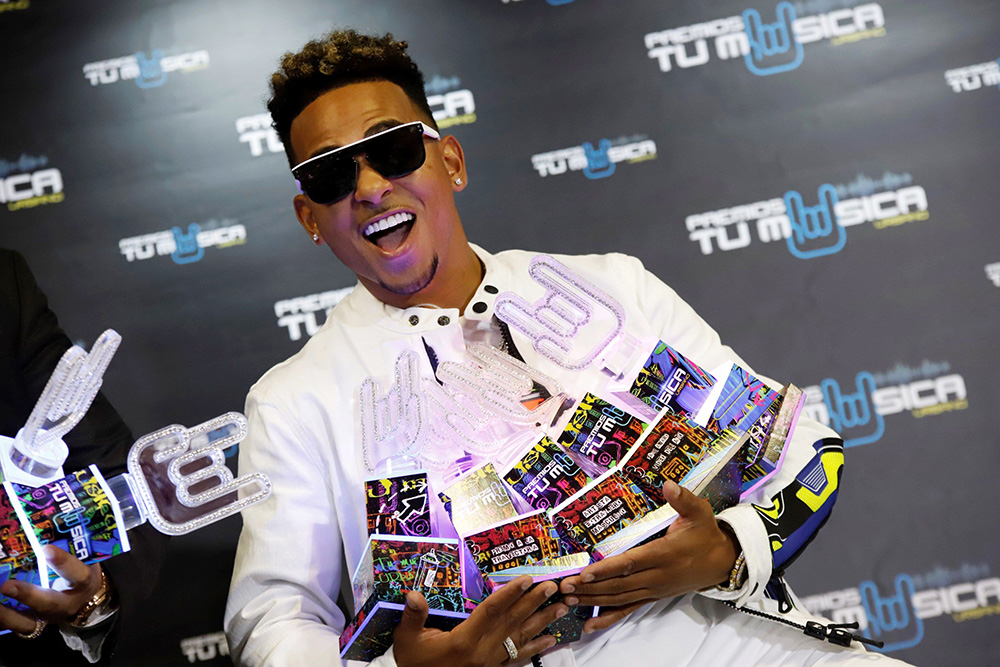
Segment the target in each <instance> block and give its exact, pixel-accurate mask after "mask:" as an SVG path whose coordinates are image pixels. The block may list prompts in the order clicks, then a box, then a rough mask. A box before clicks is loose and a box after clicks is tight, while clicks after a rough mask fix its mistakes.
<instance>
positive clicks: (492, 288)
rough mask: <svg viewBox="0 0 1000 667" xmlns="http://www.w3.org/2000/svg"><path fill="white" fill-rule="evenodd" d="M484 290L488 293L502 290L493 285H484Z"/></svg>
mask: <svg viewBox="0 0 1000 667" xmlns="http://www.w3.org/2000/svg"><path fill="white" fill-rule="evenodd" d="M483 291H484V292H486V293H487V294H496V293H497V292H499V291H500V290H498V289H497V288H496V287H494V286H493V285H483Z"/></svg>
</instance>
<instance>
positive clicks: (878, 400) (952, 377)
mask: <svg viewBox="0 0 1000 667" xmlns="http://www.w3.org/2000/svg"><path fill="white" fill-rule="evenodd" d="M803 391H805V394H806V404H805V407H804V408H803V410H804V412H805V413H806V414H808V415H809V416H810V417H812V418H813V419H815V420H817V421H819V422H821V423H823V424H826V425H827V426H829V427H830V428H832V429H833V430H835V431H837V432H838V433H839V434H840V435H841V437H843V438H844V447H855V446H858V445H868V444H871V443H873V442H876V441H878V440H879V439H880V438H881V437H882V435H883V434H884V433H885V417H887V416H890V415H896V414H899V413H901V412H905V411H909V412H910V415H911V416H913V417H915V418H917V419H920V418H923V417H929V416H934V415H940V414H943V413H945V412H950V411H953V410H965V409H966V408H968V407H969V401H968V393H967V391H966V388H965V378H963V377H962V376H961V375H960V374H958V373H952V372H951V364H949V363H948V362H942V363H935V362H931V361H927V360H925V361H924V362H923V363H922V364H921V365H920V366H916V367H910V366H906V365H904V364H897V365H896V366H895V367H894V368H892V369H891V370H889V371H886V372H884V373H875V374H873V373H869V372H868V371H861V372H859V373H857V374H856V375H855V376H854V379H853V380H852V381H851V382H850V383H847V384H845V385H844V386H842V385H841V384H840V383H839V382H838V381H837V380H835V379H833V378H826V379H824V380H822V381H821V382H820V383H819V384H818V385H813V386H810V387H806V388H805V389H804V390H803Z"/></svg>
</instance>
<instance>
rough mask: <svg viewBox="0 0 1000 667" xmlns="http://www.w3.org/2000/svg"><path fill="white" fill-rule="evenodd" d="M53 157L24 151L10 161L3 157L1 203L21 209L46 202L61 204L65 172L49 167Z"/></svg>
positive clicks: (9, 207)
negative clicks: (25, 153) (26, 153)
mask: <svg viewBox="0 0 1000 667" xmlns="http://www.w3.org/2000/svg"><path fill="white" fill-rule="evenodd" d="M48 164H49V158H48V157H46V156H44V155H42V156H38V157H36V156H32V155H24V154H22V155H21V157H19V158H18V159H17V160H15V161H13V162H10V161H7V160H3V159H0V204H6V205H7V210H8V211H20V210H23V209H26V208H34V207H36V206H41V205H43V204H58V203H60V202H62V201H63V200H64V199H65V198H66V195H65V194H64V193H63V179H62V173H61V172H60V171H59V170H58V169H56V168H54V167H49V166H48Z"/></svg>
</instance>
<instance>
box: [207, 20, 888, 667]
mask: <svg viewBox="0 0 1000 667" xmlns="http://www.w3.org/2000/svg"><path fill="white" fill-rule="evenodd" d="M405 49H406V44H405V43H404V42H397V41H395V40H393V38H392V37H391V36H390V35H386V36H385V37H383V38H374V37H368V36H363V35H359V34H357V33H355V32H353V31H343V32H334V33H331V34H330V35H328V36H327V37H326V38H324V39H323V40H319V41H315V42H310V43H309V44H307V45H306V46H305V47H304V48H303V50H302V51H301V52H299V53H298V54H286V56H285V57H284V59H283V60H282V64H281V70H280V71H279V72H277V73H276V74H275V75H274V76H273V77H272V80H271V87H272V97H271V100H270V103H269V105H268V108H269V110H270V111H271V115H272V118H273V119H274V125H275V128H276V130H277V131H278V134H279V136H280V137H281V139H282V140H283V142H284V145H285V149H286V152H287V154H288V158H289V163H290V164H291V165H292V166H293V174H294V175H295V177H296V178H297V180H298V181H299V183H300V185H301V188H302V190H303V193H302V194H300V195H298V196H296V197H295V199H294V207H295V212H296V215H297V217H298V219H299V222H300V223H301V224H302V226H303V228H304V229H305V230H306V232H307V233H308V234H309V236H310V237H311V239H312V240H313V242H315V243H316V244H319V245H323V244H326V245H328V246H329V247H330V249H331V250H332V251H333V253H334V254H335V255H336V256H337V258H338V259H340V261H342V262H343V263H344V264H345V265H346V266H347V267H349V268H350V269H351V270H352V271H353V272H354V273H355V274H356V275H357V277H358V286H357V287H356V288H355V290H354V291H353V292H352V293H351V294H350V295H349V296H348V297H347V298H345V300H344V301H343V302H342V303H341V304H340V305H338V306H337V308H336V309H334V311H333V312H332V313H331V314H330V316H329V318H328V320H327V322H326V324H325V325H324V326H323V328H322V329H321V330H320V331H319V332H318V333H317V334H316V335H315V336H314V337H313V338H312V340H310V341H309V343H307V344H306V346H305V347H304V348H303V349H302V351H300V352H299V353H298V354H297V355H295V356H294V357H292V358H291V359H289V360H288V361H286V362H284V363H283V364H280V365H278V366H277V367H275V368H274V369H272V370H271V371H269V372H268V373H267V374H266V375H265V376H264V377H263V378H262V379H261V380H260V381H259V382H258V383H257V384H256V385H255V386H254V388H253V389H252V390H251V392H250V395H249V397H248V399H247V414H248V418H249V420H250V434H249V436H248V437H247V439H246V440H245V441H244V442H243V444H242V446H241V460H240V465H241V468H243V469H244V470H248V469H249V470H262V471H265V472H267V473H268V475H270V477H271V480H272V483H273V484H274V494H273V496H272V498H271V499H270V500H269V501H267V502H265V503H262V504H261V505H259V506H257V507H254V508H251V509H250V510H247V511H245V512H244V529H243V534H242V536H241V538H240V545H239V550H238V553H237V561H236V567H235V571H234V574H233V584H232V589H231V593H230V599H229V604H228V608H227V611H226V631H227V633H228V636H229V640H230V644H231V650H232V655H233V656H234V658H235V660H236V661H237V663H238V664H245V665H273V666H282V665H301V664H336V663H337V661H338V658H337V655H338V637H339V634H340V632H341V631H342V629H343V627H344V624H345V621H347V620H349V619H345V617H344V613H343V612H342V611H341V610H340V609H339V608H338V607H337V604H336V602H335V600H336V598H337V595H338V591H339V590H340V588H341V585H342V583H343V579H342V578H343V577H344V576H349V575H348V574H346V573H350V572H352V571H353V570H354V568H355V566H356V565H357V564H358V562H359V561H360V559H361V552H362V549H363V547H364V543H365V540H366V538H367V531H366V524H365V505H364V479H365V477H367V476H370V475H371V474H372V473H373V472H374V471H375V470H376V469H377V462H378V460H379V458H380V453H379V452H378V451H376V449H375V448H374V447H372V446H371V443H370V442H368V441H365V440H364V439H363V438H358V437H357V436H356V430H355V423H356V419H355V417H356V415H357V411H358V410H360V409H361V407H362V406H360V405H359V403H361V402H363V401H364V400H368V399H366V398H364V396H362V395H359V393H358V389H359V387H360V386H361V385H362V383H363V382H364V381H365V379H366V378H372V379H373V380H375V381H378V382H379V383H381V386H382V387H389V386H390V385H393V384H394V382H395V385H396V386H400V385H401V384H402V383H403V380H402V379H400V378H399V377H398V376H394V374H395V373H396V369H397V366H396V364H395V360H396V359H397V358H398V355H399V354H400V353H401V352H408V353H412V354H413V355H415V356H416V358H419V359H420V372H421V374H422V375H424V376H425V377H430V378H433V377H434V372H435V370H436V369H437V368H438V366H439V364H441V363H444V362H445V361H454V362H459V363H461V362H463V361H466V360H467V359H468V355H467V353H466V343H467V342H470V341H485V342H489V343H492V344H493V345H494V346H495V347H498V348H502V349H504V350H505V351H506V352H508V353H509V354H511V355H514V356H516V357H519V358H521V359H523V361H524V362H525V363H527V364H528V366H530V367H531V368H533V369H536V370H538V371H540V372H542V373H545V374H547V375H548V376H550V377H554V378H555V379H556V380H557V381H558V382H559V383H560V384H561V386H562V387H563V388H564V389H565V390H566V391H567V392H568V393H569V394H570V395H571V396H576V397H580V396H582V395H583V391H586V390H588V389H590V388H592V387H595V386H598V385H599V383H600V381H601V373H600V370H599V369H593V368H590V369H585V370H583V371H580V372H568V371H567V369H566V368H564V367H562V366H560V365H559V364H558V363H555V362H554V361H553V359H551V358H547V357H546V355H544V354H539V352H538V351H537V350H536V349H535V348H534V346H533V345H532V341H531V339H529V338H528V337H527V336H525V335H522V334H521V333H520V332H519V331H516V330H513V329H511V328H507V327H506V326H505V325H503V324H502V323H501V322H500V321H499V320H498V319H497V318H495V317H494V314H493V313H494V304H495V301H496V299H497V296H498V294H500V293H502V292H508V291H510V292H514V293H517V294H521V295H524V296H525V297H529V300H531V299H533V298H535V297H536V296H537V294H538V286H537V285H536V284H534V283H533V281H532V280H531V279H530V278H529V276H528V272H527V269H528V262H529V261H530V259H531V258H532V254H530V253H525V252H521V251H507V252H504V253H500V254H497V255H491V254H489V253H488V252H486V251H485V250H483V249H481V248H478V247H476V246H472V245H470V244H469V243H468V241H467V239H466V237H465V232H464V230H463V228H462V224H461V221H460V219H459V215H458V212H457V210H456V207H455V202H454V193H455V192H460V191H461V190H463V189H464V188H465V187H466V186H467V184H468V175H467V173H466V165H465V158H464V155H463V153H462V149H461V146H460V145H459V143H458V141H457V140H456V139H455V138H454V137H451V136H445V137H439V135H438V133H437V132H436V130H435V129H434V121H433V118H432V115H431V112H430V109H429V107H428V105H427V101H426V98H425V97H424V93H423V80H422V77H421V75H420V73H419V70H418V69H417V67H416V65H415V64H414V63H413V62H412V61H411V60H410V59H409V57H408V56H407V55H406V52H405ZM364 140H366V141H364ZM559 261H560V262H562V263H564V264H565V265H566V266H567V267H568V268H569V269H570V270H571V271H573V272H576V273H578V274H579V275H580V276H582V277H583V278H584V279H585V280H587V281H590V282H592V283H594V284H596V285H598V286H599V287H600V288H601V289H603V290H606V291H608V292H609V293H610V294H611V295H612V297H613V298H614V299H616V300H618V301H619V302H620V303H621V305H622V307H623V309H624V311H625V316H626V317H625V319H626V322H627V328H628V330H629V332H630V333H631V334H632V335H634V336H636V337H638V338H640V339H643V340H656V339H662V340H664V341H665V342H667V343H668V344H670V345H671V346H673V347H674V348H675V349H677V350H678V351H680V352H681V353H682V354H684V355H686V356H688V357H689V358H691V359H692V360H693V361H695V362H696V363H698V364H699V365H701V366H702V367H704V368H715V367H717V366H718V365H719V364H720V363H722V362H724V361H725V360H727V359H731V360H735V361H736V362H737V363H740V364H742V361H741V360H740V359H739V357H738V356H736V355H735V353H733V351H732V350H730V349H729V348H728V347H725V346H723V345H722V344H721V343H720V341H719V338H718V336H717V334H716V333H715V332H714V331H713V330H712V329H711V328H710V327H709V326H708V325H707V324H705V322H704V321H702V320H701V319H700V318H699V317H698V316H697V315H696V314H695V313H694V311H693V310H691V308H690V307H689V306H688V305H687V304H685V303H684V302H683V301H681V300H680V299H679V298H678V297H677V296H676V294H674V293H673V291H671V290H670V289H669V288H668V287H667V286H666V285H664V284H663V283H662V282H660V281H659V280H657V279H656V278H655V277H654V276H652V275H651V274H649V273H647V272H646V271H645V270H644V269H643V268H642V265H641V264H640V263H639V261H638V260H636V259H634V258H629V257H624V256H621V255H605V256H589V257H559ZM369 386H371V385H369ZM841 447H842V443H840V441H839V439H838V438H837V437H836V434H834V433H833V432H832V431H830V430H829V429H826V428H824V427H822V426H820V425H819V424H817V423H815V422H811V421H808V420H804V421H803V423H801V424H800V425H799V427H798V429H797V431H796V437H795V438H794V441H793V442H792V444H791V445H790V446H789V452H788V454H787V455H786V460H785V463H784V466H783V468H782V470H781V471H780V473H779V474H778V475H777V476H776V477H775V478H774V479H773V480H772V481H771V482H770V483H769V484H768V485H765V487H764V489H762V490H761V491H760V492H759V493H758V496H757V497H758V498H759V500H760V504H761V507H760V509H756V508H755V507H753V506H751V505H749V504H746V505H739V506H737V507H734V508H730V509H728V510H725V511H724V512H722V513H721V514H720V515H719V516H718V518H716V517H715V516H713V514H712V511H711V509H710V508H709V506H708V504H707V503H706V502H705V501H703V500H700V499H698V498H695V497H693V496H692V495H691V494H690V493H688V492H687V491H682V490H681V489H680V488H679V487H677V486H676V485H669V486H668V487H665V488H664V495H665V497H666V499H667V500H668V501H669V502H670V503H671V504H672V505H673V506H674V508H675V509H677V510H678V513H679V515H680V517H679V519H678V520H677V521H676V522H675V523H674V524H673V525H672V526H671V528H670V530H669V531H668V533H667V535H666V536H664V537H662V538H659V539H657V540H654V541H652V542H650V543H649V544H647V545H644V546H642V547H638V548H635V549H632V550H630V551H628V552H626V553H625V554H623V555H621V556H618V557H615V558H609V559H607V560H604V561H602V562H600V563H596V564H593V565H591V566H589V567H588V568H587V569H585V570H584V571H583V572H582V573H581V575H580V576H576V577H570V578H567V579H566V580H564V581H563V582H562V584H561V591H562V593H563V594H564V596H565V599H566V603H568V604H575V603H581V604H597V605H601V609H602V611H601V614H600V616H598V617H597V618H594V619H591V620H590V621H588V622H587V625H586V628H585V629H586V631H587V635H586V636H585V637H584V639H583V640H582V641H580V642H577V643H575V644H571V645H570V646H569V647H560V648H559V649H557V650H549V649H551V648H552V644H553V643H554V640H553V639H552V638H551V637H542V638H538V637H537V633H538V632H539V630H540V629H541V628H543V627H545V626H546V625H547V624H548V623H549V622H551V621H552V620H553V619H554V618H556V617H558V616H560V615H562V614H564V613H565V612H566V605H565V604H563V603H558V604H554V605H550V606H548V607H546V608H544V609H542V610H538V607H539V605H540V604H541V603H542V602H543V601H544V600H545V599H546V598H547V597H548V596H550V595H552V594H553V593H554V592H555V591H556V589H557V587H556V585H555V584H553V583H552V582H546V583H543V584H540V585H538V586H535V587H529V586H530V581H529V580H528V579H527V578H521V579H518V580H515V581H514V582H513V583H512V584H510V585H508V586H505V587H504V588H502V589H500V591H498V592H497V593H494V594H493V595H491V596H490V597H489V598H487V600H486V601H485V602H484V603H483V604H481V605H480V606H479V607H478V608H477V609H476V610H475V612H473V614H472V615H471V616H470V618H469V619H468V620H467V621H465V622H463V623H462V624H461V625H459V626H458V627H457V628H456V629H455V630H453V631H451V632H440V631H436V630H429V629H426V628H424V620H425V619H426V617H427V607H426V602H425V601H424V600H423V597H422V596H420V595H419V594H410V595H409V596H408V598H407V608H406V610H405V611H404V615H403V619H402V621H401V623H400V625H399V627H398V628H397V629H396V631H395V634H394V645H393V648H392V649H391V650H390V651H389V653H387V654H386V655H384V656H383V657H381V658H379V659H377V660H375V661H374V663H373V664H377V665H380V666H381V665H393V664H396V665H399V666H400V667H410V666H412V665H497V664H501V663H502V662H503V663H504V664H507V662H511V663H514V662H516V660H515V656H516V657H517V660H520V661H521V662H523V661H525V659H527V658H529V657H531V656H533V655H535V654H538V653H541V652H545V653H544V655H543V656H542V660H543V663H544V664H545V665H549V666H555V665H574V664H576V665H612V664H614V665H622V664H628V663H629V661H630V660H632V661H634V662H635V664H706V665H708V664H711V665H721V664H775V663H778V662H784V663H786V664H847V663H849V662H850V661H851V660H855V659H865V658H874V659H878V658H877V657H876V656H867V655H866V654H863V653H860V652H857V651H854V650H845V649H841V648H838V647H834V646H831V645H830V644H824V643H821V642H818V641H816V640H814V639H810V638H808V637H806V636H805V635H803V634H802V633H801V632H798V631H796V630H793V629H790V628H788V627H786V626H784V625H780V624H777V623H770V622H767V621H763V620H760V619H758V618H755V617H752V616H750V615H745V614H741V613H739V612H737V611H735V610H734V609H733V608H731V607H728V606H725V605H724V604H723V603H721V602H719V601H718V600H713V599H709V597H715V598H722V599H728V600H732V601H733V602H734V603H735V604H736V605H739V606H744V605H747V604H751V603H754V604H756V605H757V606H758V608H764V607H766V608H767V609H768V610H770V611H775V610H777V605H778V603H777V602H775V601H774V600H767V601H763V600H762V597H763V596H764V593H765V589H769V591H770V595H771V597H775V598H778V599H780V600H782V601H783V602H788V597H787V594H786V592H785V590H784V587H783V584H782V583H781V581H780V576H778V575H780V572H781V568H782V567H783V566H784V565H786V564H787V563H788V562H789V561H790V560H791V559H792V558H794V556H795V555H797V553H798V552H799V551H800V550H801V548H802V547H803V546H804V545H805V543H806V542H807V541H808V540H809V539H810V538H811V536H812V535H813V534H814V532H815V530H816V529H817V528H818V525H819V524H821V523H822V522H823V521H824V520H825V518H826V516H828V514H829V512H830V508H831V506H832V503H833V501H834V499H835V497H836V489H837V483H838V479H839V473H840V468H841V464H842V452H841ZM804 469H808V470H810V471H815V470H817V469H818V470H820V471H821V472H822V473H825V483H824V484H822V488H820V489H819V490H818V491H817V493H815V494H814V502H813V505H812V509H811V510H805V511H802V508H799V507H796V508H795V510H794V511H791V510H789V509H788V508H787V507H786V503H785V502H784V498H783V497H782V496H780V495H779V494H782V493H788V494H789V497H791V494H794V493H795V491H797V490H798V489H799V488H800V486H801V485H800V483H799V482H798V481H797V479H796V475H797V474H799V473H800V472H802V471H803V470H804ZM814 490H815V489H814ZM772 498H777V499H778V500H779V501H780V505H779V504H772V502H771V501H772ZM793 504H794V503H788V504H787V505H789V506H790V505H793ZM772 545H774V548H773V550H772ZM772 575H773V578H772ZM769 581H770V585H769ZM696 591H700V592H696ZM789 618H791V619H794V620H795V621H796V622H799V623H801V622H804V619H805V618H806V616H805V615H804V614H802V613H801V612H793V613H792V614H789V615H788V616H787V617H786V620H788V619H789ZM507 640H509V642H508V641H507ZM510 642H512V643H513V647H512V648H511V647H510V646H509V643H510ZM505 644H508V647H507V648H505Z"/></svg>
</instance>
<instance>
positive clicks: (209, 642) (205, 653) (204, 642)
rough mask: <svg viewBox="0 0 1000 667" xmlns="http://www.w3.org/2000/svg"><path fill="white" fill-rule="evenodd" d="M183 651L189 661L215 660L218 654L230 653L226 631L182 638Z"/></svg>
mask: <svg viewBox="0 0 1000 667" xmlns="http://www.w3.org/2000/svg"><path fill="white" fill-rule="evenodd" d="M181 653H183V654H184V656H185V657H186V658H187V659H188V662H206V661H208V660H215V658H216V657H217V656H226V655H229V644H228V643H226V633H224V632H213V633H211V634H208V635H200V636H198V637H188V638H186V639H182V640H181Z"/></svg>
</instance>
